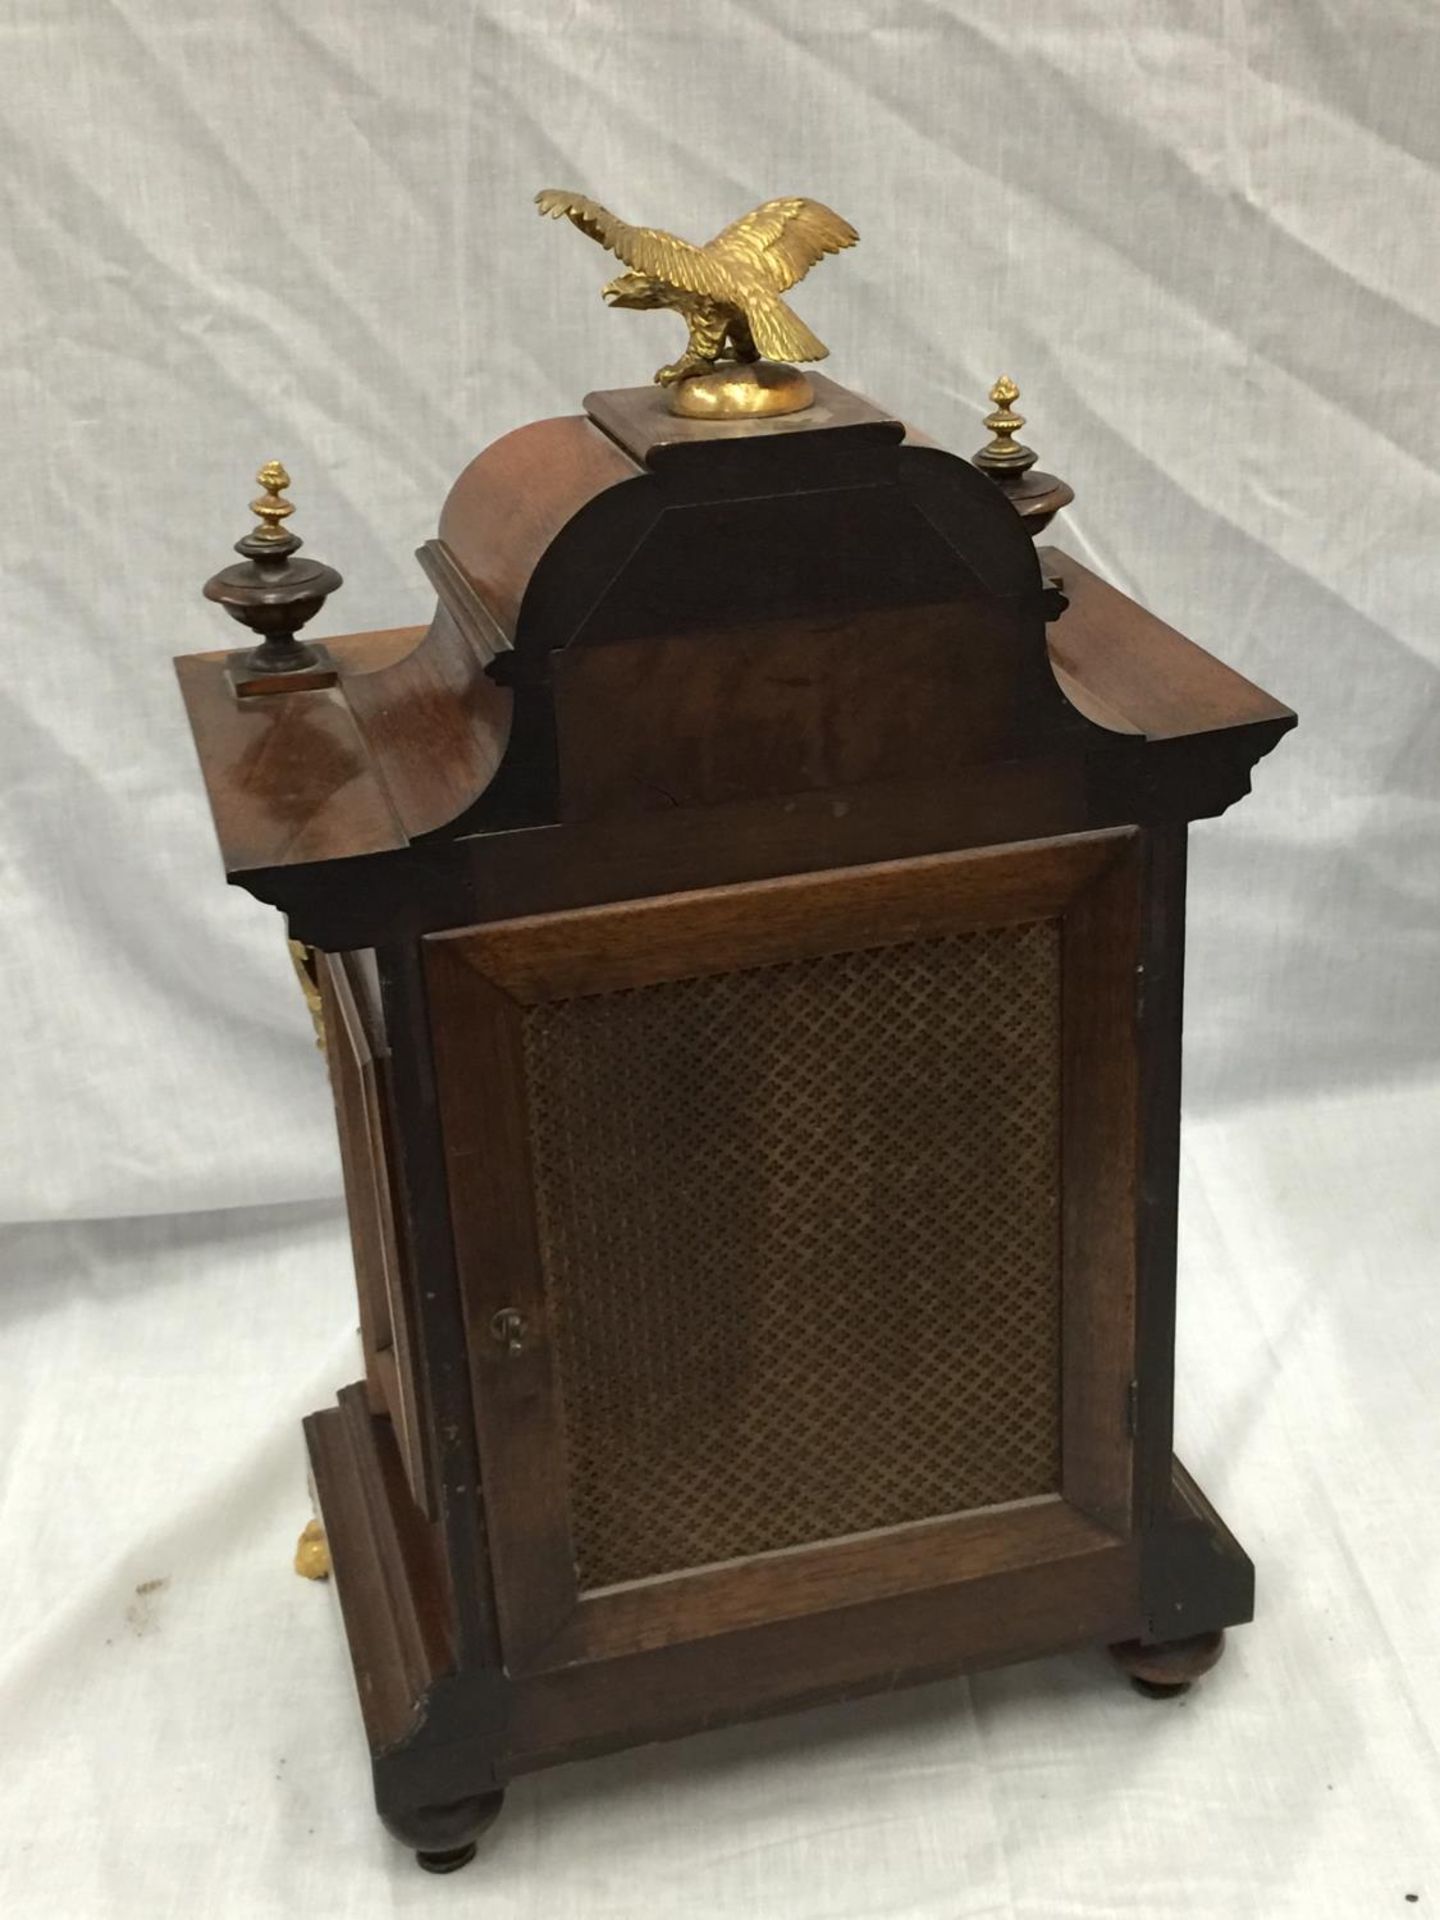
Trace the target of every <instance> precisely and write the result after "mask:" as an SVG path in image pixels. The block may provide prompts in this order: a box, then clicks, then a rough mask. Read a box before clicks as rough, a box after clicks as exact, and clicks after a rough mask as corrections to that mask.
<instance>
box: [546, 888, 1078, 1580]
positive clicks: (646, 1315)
mask: <svg viewBox="0 0 1440 1920" xmlns="http://www.w3.org/2000/svg"><path fill="white" fill-rule="evenodd" d="M524 1033H525V1041H524V1044H525V1057H526V1066H527V1074H528V1081H529V1094H530V1125H531V1137H532V1144H533V1149H534V1155H535V1168H536V1185H537V1189H538V1197H539V1216H540V1240H541V1254H542V1259H543V1262H544V1267H545V1273H546V1284H547V1294H548V1299H549V1303H550V1304H549V1312H550V1316H551V1323H552V1334H553V1339H554V1344H555V1350H556V1357H557V1363H558V1368H559V1384H560V1392H561V1397H562V1402H563V1416H564V1425H565V1433H566V1447H567V1453H568V1462H569V1472H570V1499H571V1517H572V1523H573V1527H574V1537H575V1545H576V1558H577V1563H578V1569H577V1570H578V1574H579V1579H580V1584H581V1586H582V1587H590V1588H593V1587H598V1586H608V1585H610V1584H612V1583H614V1582H617V1581H622V1580H633V1579H638V1578H641V1577H643V1576H646V1575H650V1574H656V1573H662V1572H668V1571H673V1570H676V1569H679V1568H682V1567H690V1566H698V1565H703V1564H705V1563H707V1562H711V1561H717V1560H725V1559H729V1558H731V1557H733V1556H736V1555H741V1554H750V1553H758V1552H762V1551H765V1550H767V1549H769V1548H774V1547H784V1546H792V1545H798V1544H801V1543H803V1542H806V1541H814V1540H822V1539H827V1538H832V1537H834V1536H837V1535H842V1534H848V1533H857V1532H861V1531H864V1530H866V1529H868V1528H872V1527H884V1526H894V1525H898V1524H900V1523H901V1522H904V1521H907V1520H917V1519H922V1518H925V1517H927V1516H929V1515H936V1514H943V1513H953V1512H961V1511H964V1510H966V1509H968V1508H971V1507H977V1506H986V1505H989V1504H991V1503H993V1502H996V1501H1002V1500H1012V1499H1018V1498H1021V1497H1023V1496H1026V1495H1030V1494H1042V1493H1049V1492H1053V1491H1055V1490H1056V1488H1057V1487H1058V1484H1059V1466H1060V1283H1059V1185H1060V1179H1059V1151H1060V1149H1059V1141H1060V1065H1059V1061H1060V1052H1059V1047H1060V932H1059V926H1058V923H1057V922H1055V921H1049V920H1046V921H1034V922H1031V923H1028V924H1026V925H1023V926H1014V927H1000V928H987V929H984V930H981V931H976V932H970V933H964V934H957V935H953V936H950V937H947V938H942V939H931V940H923V941H916V942H913V943H911V944H909V945H905V946H894V947H884V948H880V949H878V950H874V951H870V952H862V953H845V954H836V955H830V956H826V957H824V958H820V959H811V960H800V961H795V962H791V963H787V964H785V965H780V966H767V967H758V968H753V969H749V970H745V971H741V972H735V973H728V974H722V975H716V976H711V977H709V978H704V979H694V980H682V981H674V982H666V983H663V984H661V985H658V986H650V987H640V988H632V989H628V990H626V991H621V992H613V993H604V994H597V995H593V996H588V997H581V998H576V999H571V1000H564V1001H558V1002H551V1003H548V1004H545V1005H540V1006H533V1007H531V1008H529V1009H528V1010H527V1012H526V1014H525V1029H524Z"/></svg>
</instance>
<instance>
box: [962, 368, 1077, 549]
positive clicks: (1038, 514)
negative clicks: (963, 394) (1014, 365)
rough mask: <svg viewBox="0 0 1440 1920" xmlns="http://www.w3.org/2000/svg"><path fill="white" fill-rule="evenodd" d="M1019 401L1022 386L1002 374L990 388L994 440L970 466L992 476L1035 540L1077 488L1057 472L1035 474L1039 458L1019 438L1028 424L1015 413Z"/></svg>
mask: <svg viewBox="0 0 1440 1920" xmlns="http://www.w3.org/2000/svg"><path fill="white" fill-rule="evenodd" d="M1019 398H1020V389H1019V387H1017V386H1016V384H1015V382H1014V381H1013V380H1012V379H1011V378H1010V376H1009V374H1008V373H1002V374H1001V376H1000V378H999V379H998V380H997V381H996V382H995V384H994V386H993V387H991V389H990V404H991V405H992V406H993V407H994V409H995V411H994V412H993V413H987V414H986V416H985V424H986V426H987V427H988V428H989V429H990V435H991V437H990V439H989V440H987V441H986V443H985V445H984V446H983V447H981V448H980V450H979V452H978V453H972V454H971V456H970V464H971V465H972V466H974V467H978V468H979V469H980V471H981V472H982V473H985V474H988V475H989V476H990V478H991V479H992V480H993V481H994V482H995V484H996V485H997V486H998V487H999V488H1000V489H1001V491H1002V492H1004V493H1006V494H1008V496H1009V498H1010V503H1011V505H1012V506H1013V507H1014V509H1015V511H1016V512H1017V513H1018V514H1019V515H1020V518H1021V519H1022V520H1023V521H1024V522H1025V527H1026V531H1027V532H1028V533H1029V534H1030V535H1031V537H1032V538H1033V537H1034V536H1035V535H1036V534H1038V533H1042V532H1043V531H1044V529H1045V528H1046V527H1048V526H1049V524H1050V522H1051V521H1052V520H1053V519H1054V518H1055V516H1056V514H1057V513H1058V512H1059V511H1060V509H1061V508H1062V507H1068V506H1069V504H1070V502H1071V501H1072V500H1073V499H1074V498H1075V489H1074V488H1073V487H1071V486H1069V485H1067V484H1066V482H1065V481H1063V480H1059V479H1057V478H1056V477H1055V475H1054V474H1053V473H1036V472H1035V471H1033V469H1034V466H1035V462H1036V460H1037V459H1038V458H1039V455H1038V454H1037V453H1036V452H1035V450H1034V448H1033V447H1026V446H1022V445H1021V443H1020V442H1019V441H1018V440H1017V439H1016V438H1015V436H1016V434H1017V433H1018V432H1019V431H1020V429H1021V428H1022V427H1023V426H1024V424H1025V416H1024V414H1023V413H1016V411H1015V402H1016V401H1017V400H1018V399H1019Z"/></svg>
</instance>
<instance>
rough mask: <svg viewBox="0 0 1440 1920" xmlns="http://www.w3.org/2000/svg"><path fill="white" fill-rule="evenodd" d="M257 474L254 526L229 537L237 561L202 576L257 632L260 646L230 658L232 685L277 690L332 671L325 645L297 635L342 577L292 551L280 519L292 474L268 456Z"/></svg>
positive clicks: (294, 541)
mask: <svg viewBox="0 0 1440 1920" xmlns="http://www.w3.org/2000/svg"><path fill="white" fill-rule="evenodd" d="M255 478H256V481H257V482H258V484H259V486H260V487H261V489H262V491H261V494H260V497H259V498H258V499H256V500H252V501H251V503H250V511H251V512H252V513H253V514H254V515H255V517H256V519H257V520H258V521H259V522H260V525H259V526H258V527H252V528H251V529H250V531H249V532H248V533H247V534H244V535H243V536H242V537H241V538H240V539H239V540H237V541H236V542H235V551H236V552H237V553H238V554H241V555H243V556H244V557H243V561H242V563H241V564H240V565H238V566H229V567H226V568H224V569H223V571H221V572H220V573H217V574H215V575H214V576H213V577H212V578H211V579H209V580H207V581H206V582H205V598H206V599H207V600H214V601H215V602H216V603H217V604H218V605H219V606H222V607H224V609H225V611H226V612H227V613H228V614H229V615H230V618H231V619H232V620H238V621H239V622H240V624H241V626H244V627H249V629H250V630H251V632H252V633H257V634H259V635H260V636H261V638H260V645H259V646H258V647H255V648H252V649H251V651H250V652H249V653H247V654H245V655H244V656H243V657H237V658H236V659H235V660H234V661H233V662H232V664H233V666H234V668H235V671H234V673H233V674H232V679H233V680H234V684H235V690H236V692H237V693H278V692H286V691H293V690H295V689H296V688H297V687H298V686H300V685H302V684H303V685H304V686H317V685H322V686H323V685H326V684H329V683H330V682H332V681H333V680H334V678H335V673H334V668H333V666H332V665H331V663H330V659H329V656H328V654H327V653H326V652H325V649H324V648H323V647H319V646H312V645H309V644H307V643H306V642H304V641H301V640H298V639H297V638H296V635H297V634H298V632H299V630H300V628H301V627H303V626H304V625H305V623H306V621H307V620H311V619H313V618H314V616H315V615H316V614H317V613H318V612H319V611H320V609H321V607H323V606H324V604H325V602H326V600H327V599H328V598H329V597H330V595H331V594H332V593H334V591H335V589H336V588H337V587H338V586H340V585H341V584H342V582H341V578H340V575H339V574H338V573H337V572H336V571H335V569H334V568H333V567H327V566H322V565H321V563H320V562H319V561H318V560H297V559H296V558H295V555H296V554H297V553H298V552H299V550H300V548H301V546H302V545H303V544H304V543H303V541H301V540H300V539H299V537H298V536H297V535H296V534H293V533H291V532H290V530H289V529H288V528H287V527H286V526H285V524H284V522H285V521H286V520H288V519H289V517H290V515H291V514H292V513H293V512H294V511H295V507H294V504H293V502H291V501H289V500H286V499H284V498H283V497H282V496H283V494H284V491H285V489H286V488H287V487H288V486H289V485H290V476H289V474H288V473H287V472H286V471H285V469H284V467H283V466H282V465H281V464H280V462H279V461H278V460H267V461H266V463H265V465H264V466H263V467H261V469H260V471H259V472H258V473H257V474H256V476H255ZM301 675H303V676H304V679H303V681H301V680H299V679H297V676H301Z"/></svg>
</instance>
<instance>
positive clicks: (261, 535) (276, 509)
mask: <svg viewBox="0 0 1440 1920" xmlns="http://www.w3.org/2000/svg"><path fill="white" fill-rule="evenodd" d="M255 478H256V480H257V481H258V482H259V484H260V485H261V486H262V487H263V488H264V489H265V491H264V493H263V494H262V495H261V497H260V498H259V499H258V500H252V501H251V502H250V511H251V512H252V513H253V514H254V516H255V518H256V519H257V520H258V521H260V522H261V525H260V527H259V529H258V530H257V531H256V532H255V533H254V534H253V535H252V536H251V537H252V538H253V539H255V540H276V541H279V540H284V539H287V538H288V535H287V534H286V532H285V529H284V528H283V527H282V526H281V524H280V522H281V521H282V520H288V519H289V518H290V515H291V514H292V513H294V511H295V506H294V502H293V501H290V500H282V499H281V498H280V495H281V494H282V493H283V492H284V491H285V489H286V487H288V486H289V484H290V476H289V474H288V473H287V472H286V471H285V469H284V467H283V466H282V465H281V464H280V462H279V461H278V460H267V461H266V462H265V464H264V466H263V467H261V469H260V471H259V472H258V473H257V474H256V476H255Z"/></svg>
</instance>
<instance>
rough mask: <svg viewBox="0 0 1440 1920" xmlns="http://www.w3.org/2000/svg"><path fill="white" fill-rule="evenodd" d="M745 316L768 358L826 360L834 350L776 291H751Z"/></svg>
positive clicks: (754, 336) (761, 349) (757, 343)
mask: <svg viewBox="0 0 1440 1920" xmlns="http://www.w3.org/2000/svg"><path fill="white" fill-rule="evenodd" d="M745 318H746V319H747V320H748V321H749V322H750V332H751V335H752V337H753V338H754V341H755V344H756V346H757V347H758V348H759V349H760V351H761V353H763V354H764V356H765V358H766V359H767V360H823V359H824V358H825V357H826V355H827V354H828V353H829V351H830V349H829V348H828V347H827V346H826V345H825V342H824V341H823V340H817V339H816V338H815V335H814V334H813V333H812V332H811V331H810V329H809V327H807V326H806V324H805V322H804V321H803V320H802V319H801V318H800V316H799V314H798V313H796V312H795V311H794V310H793V309H792V308H790V307H787V306H786V304H785V302H784V301H783V300H781V299H779V298H778V297H777V296H776V295H775V294H773V293H765V294H758V295H751V296H750V298H748V299H747V300H746V302H745Z"/></svg>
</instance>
